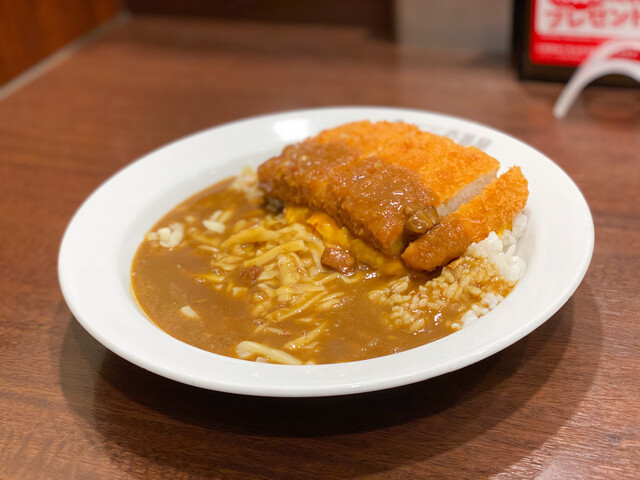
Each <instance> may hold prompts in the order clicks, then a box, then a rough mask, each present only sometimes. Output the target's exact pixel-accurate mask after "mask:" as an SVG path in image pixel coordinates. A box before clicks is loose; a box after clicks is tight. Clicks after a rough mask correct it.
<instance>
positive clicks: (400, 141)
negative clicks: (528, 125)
mask: <svg viewBox="0 0 640 480" xmlns="http://www.w3.org/2000/svg"><path fill="white" fill-rule="evenodd" d="M311 141H313V142H317V143H330V142H335V141H339V142H343V143H345V144H347V145H349V146H350V147H352V148H354V149H355V150H357V151H359V152H360V154H361V155H362V157H363V158H367V157H369V156H372V155H375V156H376V157H378V158H380V159H381V160H382V161H384V162H387V163H389V164H392V165H396V166H398V167H404V168H407V169H409V170H412V171H414V172H417V173H418V174H419V175H420V177H421V178H422V181H423V182H424V185H425V187H426V188H427V189H428V190H429V191H430V192H431V193H432V194H433V195H434V206H435V207H436V208H437V210H438V214H439V215H440V216H441V217H443V216H445V215H447V214H448V213H450V212H452V211H454V210H456V209H457V208H458V207H459V206H460V205H462V204H463V203H464V202H466V201H468V200H470V199H471V198H472V197H473V196H475V195H477V194H478V193H479V192H480V191H481V190H482V189H483V188H484V187H485V186H486V185H488V184H489V183H490V182H491V181H492V180H493V179H494V178H495V177H496V173H497V171H498V169H499V168H500V164H499V162H498V161H497V160H496V159H494V158H493V157H491V156H489V155H487V154H486V153H484V152H482V151H481V150H478V149H477V148H475V147H463V146H461V145H458V144H457V143H455V142H454V141H452V140H451V139H449V138H447V137H443V136H440V135H434V134H432V133H428V132H424V131H421V130H420V129H419V128H418V127H416V126H415V125H410V124H406V123H402V122H376V123H372V122H370V121H361V122H354V123H349V124H346V125H342V126H340V127H337V128H332V129H329V130H325V131H323V132H321V133H320V134H318V135H317V136H316V137H314V138H313V139H312V140H311Z"/></svg>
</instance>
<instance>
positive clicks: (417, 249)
mask: <svg viewBox="0 0 640 480" xmlns="http://www.w3.org/2000/svg"><path fill="white" fill-rule="evenodd" d="M528 195H529V190H528V187H527V179H526V178H525V177H524V175H523V174H522V171H521V170H520V167H512V168H511V169H509V170H507V171H506V172H505V173H503V174H502V175H500V177H498V178H497V179H496V180H494V181H493V182H491V183H490V184H489V185H488V186H486V187H485V188H484V189H483V190H482V192H480V194H478V195H477V196H475V197H473V198H472V199H471V200H470V201H468V202H467V203H465V204H463V205H462V206H461V207H460V208H459V209H458V210H456V211H455V212H453V213H451V214H449V215H447V216H446V217H445V218H444V219H443V220H442V222H440V223H439V224H438V225H436V226H434V227H433V228H432V229H430V230H429V231H428V232H427V233H425V234H424V235H422V236H421V237H420V238H418V239H417V240H416V241H414V242H412V243H410V244H409V246H408V247H407V249H406V250H405V251H404V253H403V254H402V259H403V260H404V262H405V263H406V264H407V266H409V267H411V268H415V269H417V270H427V271H431V270H434V269H436V268H437V267H441V266H444V265H446V264H447V263H449V262H450V261H451V260H454V259H455V258H458V257H460V256H461V255H462V254H463V253H464V252H465V250H466V249H467V248H469V246H470V245H471V244H472V243H474V242H479V241H480V240H483V239H484V238H486V237H487V235H489V233H491V232H500V231H502V230H503V229H505V228H507V227H508V226H509V225H510V223H511V221H512V220H513V218H514V217H515V216H516V214H517V213H518V212H520V210H522V209H523V208H524V206H525V204H526V203H527V197H528Z"/></svg>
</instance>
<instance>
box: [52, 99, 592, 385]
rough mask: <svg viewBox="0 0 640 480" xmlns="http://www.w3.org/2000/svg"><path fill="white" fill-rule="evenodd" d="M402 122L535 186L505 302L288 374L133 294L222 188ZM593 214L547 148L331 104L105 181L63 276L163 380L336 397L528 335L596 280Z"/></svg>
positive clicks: (217, 138)
mask: <svg viewBox="0 0 640 480" xmlns="http://www.w3.org/2000/svg"><path fill="white" fill-rule="evenodd" d="M363 119H369V120H374V121H375V120H390V121H395V120H402V121H405V122H409V123H414V124H416V125H418V126H419V127H420V128H422V129H424V130H428V131H432V132H434V133H439V134H444V135H447V136H450V137H452V138H453V139H454V140H456V141H458V142H460V143H463V144H475V145H477V146H479V147H480V148H482V149H484V150H485V151H486V152H487V153H489V154H490V155H492V156H494V157H495V158H497V159H498V160H499V161H500V162H501V164H502V169H503V170H504V169H505V168H506V167H509V166H511V165H514V164H515V165H520V166H521V167H522V170H523V172H524V174H525V176H526V177H527V179H528V180H529V188H530V192H531V193H530V196H529V201H528V204H527V207H526V213H527V214H528V216H529V225H528V227H527V230H526V232H525V235H524V237H523V238H522V239H521V241H520V246H519V254H520V255H521V256H522V257H523V258H525V260H526V261H527V271H526V274H525V276H524V278H523V279H522V280H521V281H520V283H519V284H518V285H517V286H516V288H515V289H514V290H513V292H512V293H511V294H510V295H509V296H508V297H507V298H506V299H505V300H504V302H502V303H501V304H500V305H499V306H498V307H497V308H495V309H494V310H493V311H492V312H490V313H489V314H488V315H486V316H485V317H483V318H481V319H480V320H479V321H477V322H474V323H473V324H471V325H469V326H468V327H465V328H463V329H462V330H461V331H459V332H456V333H454V334H452V335H449V336H448V337H445V338H443V339H441V340H438V341H436V342H433V343H430V344H428V345H424V346H422V347H418V348H414V349H412V350H408V351H406V352H401V353H397V354H394V355H389V356H385V357H379V358H374V359H371V360H363V361H357V362H351V363H341V364H332V365H309V366H306V365H305V366H287V365H270V364H261V363H254V362H248V361H243V360H236V359H232V358H228V357H223V356H220V355H216V354H213V353H209V352H206V351H204V350H200V349H198V348H195V347H192V346H190V345H187V344H185V343H182V342H180V341H179V340H176V339H175V338H173V337H171V336H170V335H168V334H166V333H164V332H163V331H162V330H160V329H159V328H158V327H157V326H155V325H154V324H153V323H152V322H150V321H149V320H148V319H147V318H146V317H145V316H144V315H143V314H142V313H141V312H140V310H139V309H138V307H137V306H136V304H135V303H134V301H133V300H132V297H131V296H130V294H129V285H130V282H129V272H130V268H131V262H132V259H133V256H134V254H135V252H136V249H137V247H138V245H139V244H140V242H141V241H142V239H143V237H144V235H145V233H146V232H147V231H148V230H149V229H150V228H151V227H152V226H153V225H154V224H155V223H156V222H157V221H158V220H159V219H160V218H161V217H162V216H163V215H164V214H165V213H166V212H168V211H169V210H170V209H171V208H172V207H174V206H175V205H177V204H178V203H180V202H181V201H183V200H184V199H186V198H187V197H189V196H191V195H192V194H194V193H196V192H198V191H200V190H202V189H204V188H206V187H207V186H209V185H210V184H212V183H214V182H216V181H218V180H221V179H223V178H226V177H228V176H230V175H234V174H237V173H238V172H239V171H240V169H241V167H242V166H243V165H245V164H251V165H253V166H257V165H259V164H260V163H262V162H263V161H264V160H266V159H267V158H269V157H270V156H272V155H276V154H279V153H280V151H281V150H282V148H283V147H284V145H286V144H288V143H291V142H295V141H297V140H301V139H303V138H305V137H307V136H310V135H314V134H316V133H317V132H319V131H320V130H322V129H325V128H329V127H334V126H337V125H340V124H343V123H346V122H351V121H356V120H363ZM593 242H594V231H593V221H592V218H591V214H590V212H589V208H588V206H587V204H586V202H585V200H584V198H583V196H582V194H581V193H580V191H579V190H578V188H577V187H576V185H575V184H574V183H573V182H572V181H571V179H570V178H569V177H568V176H567V175H566V174H565V173H564V172H563V171H562V170H561V169H560V168H559V167H558V166H557V165H555V164H554V163H553V162H552V161H551V160H549V159H548V158H547V157H545V156H544V155H543V154H541V153H540V152H538V151H536V150H534V149H533V148H531V147H529V146H527V145H525V144H523V143H522V142H520V141H518V140H515V139H514V138H512V137H509V136H507V135H505V134H503V133H500V132H498V131H496V130H493V129H491V128H488V127H486V126H482V125H479V124H477V123H473V122H469V121H466V120H462V119H458V118H453V117H449V116H444V115H439V114H435V113H428V112H422V111H415V110H406V109H395V108H374V107H356V108H346V107H345V108H323V109H315V110H302V111H293V112H285V113H279V114H274V115H266V116H261V117H256V118H250V119H247V120H241V121H237V122H234V123H230V124H226V125H222V126H219V127H215V128H211V129H209V130H205V131H203V132H201V133H197V134H194V135H191V136H189V137H187V138H184V139H182V140H179V141H177V142H175V143H171V144H170V145H167V146H165V147H162V148H160V149H159V150H156V151H154V152H152V153H150V154H148V155H146V156H145V157H143V158H141V159H139V160H137V161H136V162H134V163H132V164H131V165H129V166H128V167H126V168H124V169H123V170H121V171H120V172H118V173H117V174H115V175H114V176H113V177H111V178H110V179H109V180H108V181H106V182H105V183H104V184H103V185H102V186H100V187H99V188H98V189H97V190H96V191H95V192H94V193H93V194H92V195H91V196H90V197H89V198H88V199H87V200H86V201H85V202H84V204H83V205H82V206H81V207H80V209H79V210H78V212H77V213H76V214H75V216H74V217H73V219H72V220H71V223H70V224H69V226H68V228H67V231H66V233H65V235H64V238H63V240H62V245H61V247H60V257H59V264H58V268H59V277H60V284H61V286H62V292H63V294H64V297H65V299H66V301H67V304H68V305H69V308H70V309H71V311H72V312H73V314H74V315H75V317H76V318H77V320H78V321H79V322H80V323H81V324H82V325H83V326H84V328H85V329H86V330H87V331H88V332H89V333H90V334H91V335H92V336H93V337H94V338H95V339H96V340H98V341H99V342H100V343H102V344H103V345H104V346H106V347H107V348H109V349H110V350H111V351H113V352H115V353H116V354H118V355H120V356H121V357H123V358H125V359H127V360H128V361H130V362H132V363H134V364H136V365H139V366H140V367H143V368H145V369H147V370H150V371H152V372H155V373H157V374H159V375H163V376H165V377H168V378H171V379H174V380H177V381H179V382H183V383H186V384H190V385H196V386H199V387H203V388H208V389H212V390H219V391H224V392H233V393H241V394H250V395H263V396H281V397H312V396H329V395H342V394H352V393H359V392H367V391H373V390H381V389H385V388H390V387H396V386H399V385H405V384H409V383H413V382H417V381H421V380H425V379H427V378H431V377H435V376H437V375H441V374H443V373H447V372H451V371H453V370H456V369H459V368H462V367H464V366H467V365H469V364H472V363H474V362H477V361H479V360H481V359H484V358H486V357H488V356H490V355H492V354H494V353H496V352H498V351H500V350H502V349H503V348H505V347H507V346H509V345H511V344H513V343H514V342H516V341H517V340H519V339H521V338H522V337H524V336H525V335H527V334H528V333H530V332H531V331H533V330H534V329H535V328H537V327H538V326H540V325H541V324H542V323H544V322H545V321H546V320H547V319H549V318H550V317H551V316H552V315H553V314H554V313H555V312H556V311H558V310H559V309H560V307H561V306H562V305H563V304H564V303H565V302H566V301H567V300H568V299H569V297H570V296H571V295H572V294H573V292H574V291H575V289H576V288H577V287H578V285H579V284H580V282H581V281H582V278H583V277H584V275H585V273H586V270H587V267H588V266H589V262H590V260H591V254H592V252H593Z"/></svg>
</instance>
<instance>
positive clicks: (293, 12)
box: [0, 0, 513, 84]
mask: <svg viewBox="0 0 640 480" xmlns="http://www.w3.org/2000/svg"><path fill="white" fill-rule="evenodd" d="M512 11H513V5H512V0H484V1H482V2H468V1H466V0H449V1H442V0H346V1H344V0H320V1H283V0H234V1H228V0H183V1H176V0H56V1H51V0H28V1H23V0H18V1H13V0H0V84H2V83H6V82H7V81H8V80H10V79H11V78H14V77H16V76H17V75H18V74H20V73H21V72H23V71H25V70H26V69H27V68H29V67H30V66H33V65H34V64H36V63H37V62H38V61H41V60H43V59H45V58H46V57H47V56H48V55H50V54H52V53H53V52H55V51H56V50H58V49H60V48H61V47H62V46H64V45H66V44H68V43H69V42H72V41H73V40H74V39H77V38H79V37H81V36H83V35H85V34H87V33H88V32H91V31H95V29H96V28H98V27H100V26H101V25H102V26H104V25H105V24H109V22H110V21H113V20H114V19H118V18H122V16H123V15H127V14H128V13H134V14H153V15H182V16H200V17H209V18H219V19H233V20H246V21H263V22H280V23H299V24H305V23H306V24H335V25H354V26H362V27H364V28H366V29H368V30H369V31H370V32H371V34H372V35H374V36H377V37H379V38H383V39H387V40H392V41H395V42H397V43H400V44H405V45H417V46H426V47H437V48H446V49H462V50H476V51H481V52H487V53H491V54H504V55H506V54H508V53H509V52H510V49H511V40H510V39H511V31H512Z"/></svg>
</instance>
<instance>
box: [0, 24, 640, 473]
mask: <svg viewBox="0 0 640 480" xmlns="http://www.w3.org/2000/svg"><path fill="white" fill-rule="evenodd" d="M560 90H561V85H558V84H545V83H521V82H518V81H517V80H516V79H515V76H514V73H513V71H512V69H511V68H510V67H509V65H508V62H507V61H506V59H504V58H502V57H495V58H494V57H490V56H478V55H471V54H462V53H446V54H445V53H441V52H434V51H426V50H424V49H418V48H408V47H405V48H401V47H399V46H397V45H394V44H391V43H388V42H384V41H382V40H376V39H375V38H372V37H371V36H369V35H368V33H367V32H366V31H364V30H359V29H356V28H352V27H340V28H338V27H326V26H325V27H323V26H306V27H303V26H286V25H276V24H251V23H232V22H214V21H204V20H201V21H195V20H188V19H168V18H159V17H156V18H144V17H134V18H133V19H132V20H131V21H129V22H128V23H127V24H125V25H123V26H120V27H118V28H116V29H115V30H114V31H111V32H110V33H108V34H107V35H106V36H104V37H102V38H100V39H99V40H97V41H95V42H93V43H91V44H89V45H87V46H85V47H84V48H82V49H80V50H79V51H78V52H77V53H75V54H74V55H72V56H71V58H69V59H68V60H66V61H64V62H62V63H61V64H59V65H57V66H56V67H55V68H53V69H52V70H50V71H48V72H47V73H46V74H44V75H42V76H41V77H39V78H37V79H36V80H35V81H33V82H32V83H30V84H28V85H27V86H25V87H24V88H22V89H21V90H19V91H17V92H16V93H13V94H12V95H10V96H8V97H7V98H5V99H4V100H2V101H0V231H1V233H0V272H1V275H0V478H2V479H21V480H23V479H51V478H53V479H59V478H61V479H76V478H86V479H98V478H102V479H121V478H141V479H142V478H144V479H147V478H180V479H191V478H209V477H216V478H217V477H220V478H242V479H246V478H265V479H267V478H351V477H367V478H408V479H413V478H474V479H475V478H485V477H497V478H534V477H537V478H554V479H555V478H615V479H620V478H640V393H639V387H640V348H639V347H640V335H639V334H640V321H639V317H638V315H639V313H638V312H640V295H639V291H640V273H639V272H640V202H639V200H640V195H639V193H638V192H639V190H640V153H639V152H640V102H639V95H638V90H637V89H620V90H613V89H604V88H591V89H589V90H588V91H586V92H585V93H584V95H583V96H581V97H580V98H579V100H578V102H577V104H576V105H575V106H574V108H573V109H572V110H571V111H570V112H569V115H568V117H567V118H566V119H564V120H561V121H560V120H555V119H554V118H553V117H552V115H551V108H552V105H553V103H554V101H555V99H556V98H557V96H558V94H559V92H560ZM364 104H367V105H391V106H400V107H411V108H418V109H425V110H432V111H438V112H443V113H448V114H453V115H459V116H462V117H465V118H469V119H472V120H476V121H479V122H482V123H485V124H488V125H490V126H492V127H495V128H498V129H500V130H503V131H505V132H507V133H509V134H512V135H514V136H516V137H518V138H520V139H522V140H524V141H525V142H527V143H530V144H531V145H533V146H535V147H536V148H538V149H540V150H541V151H542V152H544V153H546V154H547V155H548V156H550V157H551V158H552V159H554V160H555V161H556V162H557V163H558V164H559V165H560V166H561V167H562V168H563V169H564V170H565V171H566V172H567V173H568V174H569V175H570V176H571V177H572V178H573V179H574V181H575V182H576V183H577V185H578V186H579V187H580V188H581V190H582V191H583V193H584V195H585V196H586V198H587V200H588V202H589V204H590V207H591V209H592V213H593V216H594V221H595V225H596V247H595V253H594V256H593V261H592V264H591V267H590V269H589V271H588V273H587V276H586V278H585V280H584V282H583V283H582V285H581V286H580V287H579V288H578V290H577V292H576V293H575V294H574V295H573V297H572V298H571V299H570V300H569V301H568V303H567V304H566V305H565V306H564V307H563V308H562V309H561V310H560V311H559V312H558V313H557V314H556V315H554V316H553V317H552V318H551V319H550V320H549V321H548V322H546V323H545V324H544V325H543V326H542V327H540V328H539V329H537V330H536V331H535V332H533V333H532V334H530V335H529V336H527V337H526V338H524V339H523V340H521V341H520V342H518V343H516V344H515V345H513V346H511V347H510V348H508V349H506V350H504V351H502V352H501V353H498V354H496V355H494V356H492V357H491V358H488V359H487V360H484V361H482V362H480V363H478V364H475V365H473V366H470V367H467V368H465V369H462V370H460V371H458V372H455V373H451V374H448V375H444V376H442V377H439V378H435V379H433V380H429V381H425V382H422V383H420V384H416V385H412V386H408V387H404V388H398V389H394V390H391V391H384V392H379V393H372V394H365V395H358V396H353V397H343V398H325V399H306V400H300V399H298V400H295V399H268V398H251V397H242V396H236V395H230V394H221V393H216V392H210V391H205V390H200V389H197V388H193V387H189V386H185V385H182V384H179V383H176V382H173V381H170V380H167V379H165V378H162V377H160V376H157V375H155V374H152V373H148V372H147V371H145V370H142V369H140V368H138V367H136V366H134V365H132V364H130V363H128V362H127V361H125V360H122V359H121V358H119V357H118V356H116V355H115V354H113V353H111V352H110V351H108V350H107V349H106V348H104V347H103V346H102V345H100V344H99V343H97V342H96V341H95V340H94V339H93V338H92V337H90V336H89V335H88V334H87V333H86V332H85V331H84V330H83V328H82V327H81V326H80V325H79V324H78V322H77V321H76V320H75V319H74V318H73V316H72V315H71V313H70V311H69V310H68V308H67V306H66V304H65V302H64V301H63V298H62V295H61V293H60V289H59V286H58V281H57V275H56V274H57V272H56V261H57V253H58V246H59V243H60V239H61V236H62V234H63V231H64V228H65V226H66V225H67V223H68V221H69V220H70V218H71V216H72V214H73V213H74V211H75V210H76V209H77V208H78V207H79V205H80V203H81V202H82V201H83V199H84V198H85V197H87V196H88V195H89V194H90V193H91V191H92V190H94V189H95V188H96V187H97V186H98V185H99V184H100V183H101V182H102V181H104V180H105V179H106V178H107V177H109V176H110V175H111V174H113V173H114V172H115V171H116V170H118V169H119V168H121V167H123V166H124V165H126V164H127V163H129V162H131V161H132V160H134V159H135V158H137V157H138V156H140V155H142V154H144V153H145V152H148V151H149V150H152V149H154V148H156V147H158V146H160V145H162V144H164V143H166V142H169V141H171V140H174V139H176V138H178V137H181V136H183V135H185V134H188V133H191V132H194V131H197V130H200V129H203V128H206V127H210V126H213V125H217V124H221V123H224V122H228V121H231V120H235V119H239V118H243V117H246V116H250V115H256V114H262V113H267V112H274V111H282V110H287V109H296V108H307V107H316V106H326V105H364ZM562 208H563V205H558V209H562ZM550 274H552V272H550ZM540 288H544V285H541V286H540Z"/></svg>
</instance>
